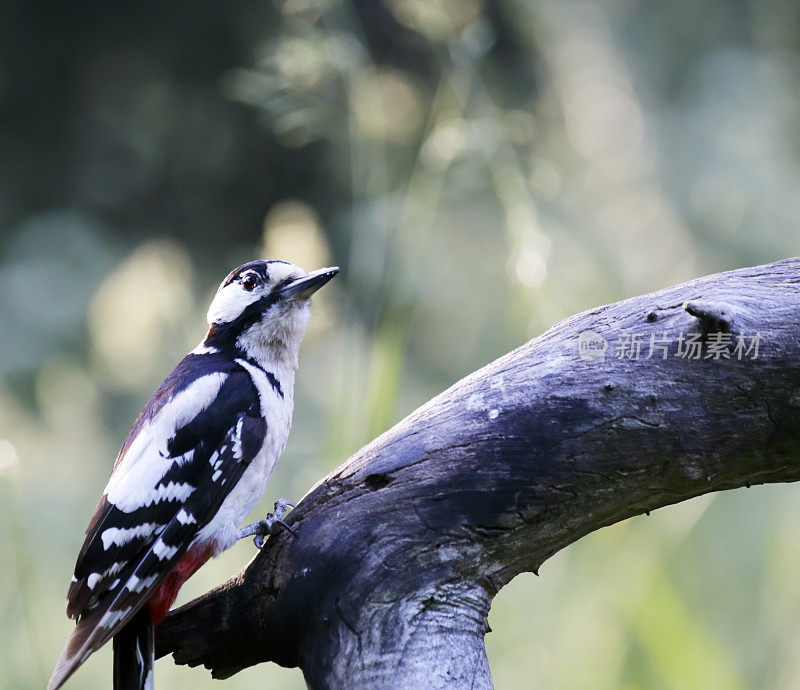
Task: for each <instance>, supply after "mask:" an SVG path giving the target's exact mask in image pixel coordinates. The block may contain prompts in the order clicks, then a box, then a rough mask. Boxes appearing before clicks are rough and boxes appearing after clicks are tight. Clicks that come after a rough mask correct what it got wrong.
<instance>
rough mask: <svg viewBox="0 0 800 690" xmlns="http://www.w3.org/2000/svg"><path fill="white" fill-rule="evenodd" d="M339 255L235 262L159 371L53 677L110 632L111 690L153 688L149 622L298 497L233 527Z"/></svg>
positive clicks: (79, 570)
mask: <svg viewBox="0 0 800 690" xmlns="http://www.w3.org/2000/svg"><path fill="white" fill-rule="evenodd" d="M338 272H339V269H338V268H337V267H330V268H323V269H319V270H317V271H312V272H311V273H306V272H305V271H303V270H302V269H300V268H298V267H297V266H294V265H292V264H290V263H287V262H285V261H277V260H272V261H260V260H259V261H251V262H249V263H246V264H244V265H242V266H239V267H238V268H236V269H234V270H233V271H231V272H230V273H229V274H228V276H227V277H226V278H225V280H223V281H222V283H221V284H220V286H219V289H218V290H217V292H216V295H215V296H214V299H213V300H212V302H211V306H210V307H209V310H208V315H207V320H208V324H209V327H208V332H207V334H206V336H205V338H204V339H203V340H202V342H201V343H200V344H199V345H198V346H197V347H196V348H195V349H194V350H192V351H191V352H189V354H187V355H186V357H184V358H183V359H182V360H181V361H180V362H179V363H178V365H177V366H176V367H175V369H174V370H173V371H172V372H171V373H170V374H169V376H167V378H166V379H164V381H163V383H161V385H160V386H159V387H158V389H157V390H156V392H155V393H154V394H153V396H152V398H150V400H149V402H148V403H147V404H146V405H145V407H144V409H143V410H142V412H141V413H140V414H139V416H138V417H137V419H136V421H135V422H134V424H133V427H132V429H131V431H130V433H129V434H128V436H127V438H126V439H125V441H124V443H123V444H122V448H121V449H120V451H119V454H118V455H117V458H116V462H115V463H114V468H113V470H112V472H111V477H110V479H109V481H108V484H107V485H106V487H105V490H104V491H103V494H102V496H101V498H100V501H99V503H98V505H97V508H96V510H95V512H94V514H93V515H92V517H91V520H90V522H89V526H88V527H87V529H86V538H85V541H84V543H83V547H82V548H81V550H80V553H79V555H78V558H77V562H76V565H75V572H74V575H73V577H72V582H71V583H70V585H69V590H68V593H67V615H68V616H69V617H70V618H74V619H76V621H77V622H76V627H75V629H74V631H73V632H72V634H71V635H70V637H69V639H68V640H67V644H66V646H65V648H64V651H63V652H62V653H61V656H60V658H59V659H58V661H57V663H56V666H55V669H54V671H53V675H52V677H51V678H50V682H49V683H48V686H47V688H48V690H56V689H57V688H59V687H61V686H62V685H63V684H64V682H65V681H66V680H67V679H68V678H69V677H70V676H71V675H72V674H73V673H74V672H75V670H76V669H77V668H78V667H79V666H80V665H81V664H82V663H83V662H84V661H86V659H87V658H88V657H89V655H91V654H92V653H93V652H95V651H97V649H99V648H100V647H102V646H103V645H104V644H105V643H106V642H108V641H109V640H110V639H112V638H113V649H114V688H115V690H146V689H152V688H153V682H154V681H153V663H154V637H155V635H154V630H155V626H156V625H158V623H159V622H160V621H161V620H162V619H163V618H164V617H165V616H166V614H167V612H168V610H169V608H170V606H172V604H173V602H174V601H175V598H176V597H177V594H178V590H179V589H180V587H181V585H183V583H184V582H185V581H186V580H187V579H188V578H189V577H190V576H191V575H192V574H193V573H194V572H195V571H196V570H197V569H198V568H199V567H200V566H201V565H203V564H204V563H205V562H206V561H207V560H208V559H209V558H211V557H216V556H218V555H219V554H220V553H222V552H223V551H225V550H226V549H228V548H230V547H231V546H232V545H233V544H234V543H235V542H236V541H238V540H239V539H240V538H243V537H246V536H252V535H255V536H256V539H255V541H256V546H258V547H260V546H261V545H262V544H263V539H264V537H265V536H267V535H269V534H272V533H274V531H275V530H276V529H278V528H279V525H283V526H285V527H287V528H288V526H286V525H285V523H284V522H283V517H284V515H285V513H286V510H287V509H288V508H291V507H294V504H293V503H292V502H291V501H289V500H287V499H281V500H280V501H278V502H277V503H276V504H275V512H274V513H271V514H270V515H267V517H266V518H265V519H263V520H260V521H258V522H256V523H254V524H252V525H250V526H248V527H244V528H241V529H240V525H241V524H242V522H243V521H244V520H245V518H246V517H247V515H248V514H249V513H250V511H251V510H252V509H253V508H254V507H255V505H256V503H257V502H258V501H259V499H260V498H261V496H262V494H263V493H264V490H265V488H266V484H267V482H268V480H269V478H270V475H271V474H272V470H273V468H274V467H275V463H276V462H277V460H278V457H279V456H280V455H281V453H282V452H283V449H284V447H285V445H286V441H287V438H288V435H289V429H290V427H291V421H292V411H293V407H294V378H295V371H296V369H297V365H298V350H299V346H300V341H301V339H302V337H303V333H304V332H305V328H306V325H307V323H308V319H309V313H310V306H309V305H310V298H311V295H312V294H313V293H314V292H316V291H317V290H318V289H319V288H321V287H322V286H323V285H325V284H326V283H327V282H328V281H329V280H331V278H333V277H334V276H335V275H336V274H337V273H338Z"/></svg>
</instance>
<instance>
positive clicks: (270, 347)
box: [236, 334, 299, 392]
mask: <svg viewBox="0 0 800 690" xmlns="http://www.w3.org/2000/svg"><path fill="white" fill-rule="evenodd" d="M236 346H237V349H238V350H240V351H241V352H242V353H243V354H244V355H245V356H246V357H247V358H248V359H249V360H251V361H252V362H254V363H255V364H256V365H257V366H258V367H260V368H261V369H263V370H264V371H268V372H270V373H272V374H274V375H275V376H276V377H277V378H278V380H279V381H280V383H281V386H282V387H283V388H284V389H287V390H288V391H289V392H291V391H293V390H294V373H295V370H296V369H297V353H298V349H299V348H298V347H297V346H296V345H294V344H293V343H285V342H282V341H280V340H267V339H265V338H263V337H250V338H248V337H246V334H245V335H243V336H242V337H240V338H239V339H238V340H237V341H236Z"/></svg>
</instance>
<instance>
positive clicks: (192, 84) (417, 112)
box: [0, 0, 800, 690]
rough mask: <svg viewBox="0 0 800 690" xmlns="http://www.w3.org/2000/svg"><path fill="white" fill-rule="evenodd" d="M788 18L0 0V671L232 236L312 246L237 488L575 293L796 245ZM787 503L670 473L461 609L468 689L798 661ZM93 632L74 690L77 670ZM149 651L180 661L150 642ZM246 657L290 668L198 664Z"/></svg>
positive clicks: (232, 244) (633, 10)
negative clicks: (265, 450) (669, 500)
mask: <svg viewBox="0 0 800 690" xmlns="http://www.w3.org/2000/svg"><path fill="white" fill-rule="evenodd" d="M798 15H800V11H799V10H798V6H797V4H796V3H794V2H791V1H790V0H770V1H769V2H757V1H756V0H740V1H738V2H730V1H729V0H710V1H709V2H703V3H697V2H689V0H677V1H670V2H667V0H610V1H608V2H599V1H590V0H566V1H564V0H536V1H534V2H524V1H522V0H502V1H501V0H383V1H378V0H350V1H345V0H281V1H280V2H278V1H277V0H276V1H275V2H270V1H267V0H262V1H260V2H244V0H212V1H211V2H205V3H189V2H185V1H184V2H172V3H166V4H164V3H155V2H152V0H151V1H150V2H147V1H145V2H139V3H114V2H112V3H59V2H53V1H52V0H50V1H45V2H37V3H30V2H23V1H22V0H6V2H4V3H2V4H0V228H2V230H1V231H0V324H1V325H2V337H0V510H2V512H3V518H2V520H0V534H1V535H2V537H0V538H1V539H2V544H3V547H4V552H5V553H6V554H7V556H6V559H5V560H4V562H3V565H2V566H0V623H1V624H0V668H2V669H3V674H2V676H1V677H0V687H8V688H29V687H30V688H35V687H37V688H38V687H42V686H43V683H44V680H45V679H46V677H47V675H48V674H49V671H50V668H51V665H52V663H53V662H54V660H55V658H56V656H57V654H58V652H59V651H60V648H61V645H62V643H63V641H64V640H65V638H66V636H67V632H68V629H69V625H70V624H69V623H68V622H67V621H66V620H65V619H64V617H63V607H62V601H63V595H64V592H65V589H66V584H67V582H68V580H69V577H70V568H71V565H72V562H73V561H72V559H73V558H74V556H75V554H76V551H77V549H78V547H79V545H80V541H81V538H80V537H81V530H82V529H83V528H84V527H85V523H86V519H87V518H88V516H89V514H90V512H91V509H92V507H93V506H94V502H95V501H96V499H97V497H98V495H99V493H100V491H101V490H102V487H103V485H104V482H105V480H106V478H107V475H108V472H109V470H110V467H111V464H112V461H113V458H114V456H115V454H116V449H117V447H118V446H119V443H120V441H121V440H122V438H123V437H124V435H125V433H126V431H127V429H128V426H129V424H130V422H131V420H132V419H133V417H134V416H135V414H136V412H137V410H138V409H139V408H140V407H141V406H142V405H143V403H144V402H145V401H146V399H147V398H148V396H149V395H150V393H151V392H152V390H153V388H154V387H155V386H156V385H157V384H158V382H159V381H160V379H161V378H163V376H165V375H166V374H167V373H168V371H169V370H170V368H171V366H172V365H173V364H174V363H175V362H176V361H177V359H178V358H179V357H181V356H182V354H183V353H184V352H185V351H186V350H187V349H188V348H189V347H191V346H193V345H194V344H195V343H196V342H197V341H198V340H199V339H200V338H201V337H202V334H203V314H204V312H205V309H206V306H207V304H208V301H209V299H210V296H211V295H212V294H213V290H214V288H215V285H216V284H217V283H218V281H219V280H221V278H222V277H223V276H224V275H225V274H226V273H227V271H228V270H230V268H231V267H233V266H235V265H236V264H238V263H240V262H241V261H244V260H247V259H250V258H252V257H254V256H257V255H265V256H270V257H280V258H284V259H289V260H292V261H295V262H296V263H299V264H300V265H302V266H304V267H305V268H307V269H311V268H316V267H318V266H321V265H326V264H329V263H336V264H339V265H341V266H342V267H343V271H342V274H341V276H340V277H339V278H337V280H336V281H334V283H332V284H331V286H330V287H329V288H326V289H325V290H324V291H322V292H321V293H320V295H319V299H318V301H317V302H316V303H315V309H314V311H315V313H314V316H313V319H312V322H311V326H310V329H309V333H308V336H307V339H306V341H305V343H304V347H303V352H302V366H301V368H300V372H299V375H298V380H297V397H296V412H295V423H294V429H293V433H292V436H291V439H290V442H289V446H288V448H287V450H286V453H285V454H284V457H283V459H282V462H281V463H280V464H279V466H278V469H277V471H276V475H275V478H274V480H273V482H272V483H271V484H270V487H269V491H268V498H267V499H266V500H264V501H263V502H262V503H261V505H260V506H259V508H258V509H257V511H258V513H259V514H263V513H264V512H266V511H267V510H268V509H269V506H270V501H272V500H274V499H275V498H277V497H279V496H290V497H292V498H299V497H300V496H302V495H303V493H304V492H305V491H306V490H307V489H308V488H309V487H310V486H311V485H312V484H313V483H314V482H315V481H316V480H317V479H319V477H321V476H322V475H323V474H324V473H325V472H326V471H328V470H330V469H332V468H333V467H335V466H336V465H337V464H338V463H340V462H341V461H342V460H343V459H344V458H345V457H346V456H347V455H348V454H349V453H351V452H353V451H354V450H355V449H357V448H358V447H359V446H360V445H362V444H363V443H365V442H366V441H368V440H369V439H371V438H372V437H374V436H375V435H376V434H378V433H380V432H381V431H383V430H384V429H385V428H387V427H388V426H389V425H391V424H392V423H393V422H395V421H396V420H398V419H399V418H400V417H401V416H402V415H403V414H405V413H406V412H408V411H410V410H411V409H413V408H414V407H416V406H417V405H418V404H420V403H421V402H423V401H425V400H427V399H428V398H430V397H431V396H432V395H434V394H435V393H437V392H439V391H440V390H441V389H443V388H445V387H446V386H447V385H449V384H450V383H452V382H453V381H455V380H457V379H458V378H460V377H461V376H463V375H465V374H467V373H468V372H470V371H472V370H473V369H475V368H477V367H479V366H481V365H482V364H484V363H486V362H488V361H490V360H491V359H493V358H494V357H496V356H498V355H500V354H502V353H504V352H506V351H507V350H509V349H511V348H512V347H514V346H516V345H518V344H520V343H521V342H523V341H525V340H526V339H527V338H529V337H532V336H534V335H536V334H538V333H540V332H541V331H543V330H544V329H545V328H547V327H548V326H549V325H551V324H553V323H554V322H556V321H558V320H560V319H561V318H563V317H565V316H568V315H569V314H571V313H573V312H576V311H579V310H582V309H584V308H587V307H591V306H593V305H597V304H601V303H604V302H607V301H611V300H615V299H620V298H623V297H625V296H628V295H631V294H634V293H640V292H644V291H647V290H652V289H656V288H659V287H663V286H665V285H667V284H671V283H674V282H677V281H680V280H684V279H687V278H690V277H692V276H695V275H699V274H704V273H709V272H712V271H715V270H721V269H726V268H733V267H736V266H741V265H748V264H753V263H757V262H760V261H767V260H772V259H776V258H779V257H782V256H786V255H792V254H798V253H800V234H798V232H797V229H796V228H797V221H798V218H800V195H798V193H797V189H798V188H800V164H799V163H798V153H799V152H800V147H799V146H798V122H800V118H799V117H798V103H799V102H798V97H797V93H798V76H799V75H798V64H800V59H799V58H800V38H799V37H800V32H798ZM531 461H532V462H535V461H536V459H532V460H531ZM795 496H798V488H796V487H791V486H790V487H770V488H759V489H752V490H750V491H749V492H744V491H742V492H735V493H728V494H725V495H723V496H720V497H719V498H714V500H711V497H704V498H701V499H697V500H695V501H691V502H689V503H686V504H683V505H681V506H677V507H675V508H670V509H664V510H661V511H658V512H657V513H656V514H654V515H653V517H651V518H639V519H635V520H629V521H627V522H625V523H623V524H620V525H616V526H614V527H612V528H609V529H606V530H602V531H601V532H599V533H597V534H594V535H591V536H590V537H588V538H586V539H584V540H583V541H582V542H581V543H580V544H578V545H576V546H574V547H572V548H570V549H567V550H566V551H565V552H563V553H561V554H558V555H557V556H556V557H554V558H553V559H551V560H550V561H549V562H548V563H546V564H545V565H544V567H543V568H542V570H541V577H540V578H539V579H535V578H534V577H533V576H532V575H525V576H521V577H520V578H518V579H517V580H516V581H515V582H514V583H512V584H511V585H510V586H509V587H508V588H506V589H505V590H504V591H503V592H502V593H501V594H500V595H499V596H498V598H497V600H496V602H495V606H494V608H493V610H492V614H491V625H492V627H493V629H494V631H495V632H493V633H492V634H491V635H489V637H488V645H489V655H490V663H491V665H492V668H493V673H494V677H495V681H496V684H497V686H498V687H499V688H528V687H543V688H586V689H589V688H591V689H592V690H595V689H603V688H607V689H612V688H629V689H633V688H665V689H667V688H681V689H685V688H698V689H699V688H703V689H704V690H706V689H708V688H726V689H727V688H748V687H752V688H761V687H770V688H794V687H797V686H798V684H800V665H799V664H798V662H797V659H800V654H798V647H800V624H799V623H798V620H800V616H798V612H800V584H799V583H800V577H798V575H799V574H800V536H798V534H799V533H798V529H797V527H796V525H797V524H798V521H799V520H798V519H799V518H800V508H798V507H797V506H798V505H800V501H797V500H795V498H794V497H795ZM251 554H252V550H251V547H250V545H249V544H242V545H240V546H238V547H236V548H234V549H232V550H231V551H230V552H229V553H227V554H226V555H224V556H223V557H222V558H221V559H220V560H219V561H216V562H214V563H212V564H210V565H209V566H207V567H206V568H204V569H203V570H202V571H201V572H200V573H198V575H197V576H195V578H194V579H193V580H192V581H191V582H190V584H189V585H188V586H187V587H186V589H185V592H184V594H183V595H182V599H184V600H185V599H187V598H189V597H191V596H195V595H197V594H199V593H200V592H202V591H204V590H206V589H208V588H210V587H211V586H213V585H214V584H215V583H218V582H221V581H222V580H224V579H225V578H226V577H228V576H229V575H230V574H231V573H233V572H234V571H235V570H236V569H237V568H239V567H240V566H241V565H242V564H243V563H244V562H245V561H246V560H247V558H248V557H249V556H250V555H251ZM109 656H110V652H109V650H104V651H103V652H101V653H99V654H98V655H96V658H93V659H92V660H91V661H90V662H89V663H88V664H87V665H86V668H85V669H82V670H81V672H80V678H79V679H76V682H77V683H79V686H80V687H86V688H89V687H97V688H101V687H107V685H108V678H109V673H110V658H109ZM158 674H159V685H160V686H163V687H182V686H184V685H187V684H188V683H192V684H194V685H196V686H197V687H211V686H212V682H211V680H210V678H209V676H208V674H207V673H205V672H203V671H198V670H188V669H185V668H176V667H174V666H173V665H172V664H171V663H170V662H169V661H164V662H161V663H159V668H158ZM276 684H280V685H281V687H285V688H300V687H303V683H302V679H301V677H300V674H299V672H298V671H297V670H296V669H294V670H287V669H280V668H278V667H276V666H274V665H269V666H263V667H258V668H255V669H250V670H247V671H245V672H243V673H242V674H239V675H237V676H236V677H235V678H233V679H231V680H229V681H226V687H231V688H236V687H239V688H250V687H254V686H265V687H266V686H273V685H276ZM214 687H216V685H214Z"/></svg>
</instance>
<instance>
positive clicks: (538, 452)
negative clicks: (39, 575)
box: [157, 259, 800, 689]
mask: <svg viewBox="0 0 800 690" xmlns="http://www.w3.org/2000/svg"><path fill="white" fill-rule="evenodd" d="M799 315H800V259H790V260H786V261H781V262H778V263H775V264H770V265H767V266H759V267H756V268H747V269H743V270H738V271H732V272H728V273H722V274H719V275H713V276H709V277H706V278H701V279H699V280H695V281H691V282H689V283H685V284H683V285H679V286H676V287H672V288H668V289H666V290H662V291H660V292H656V293H652V294H649V295H644V296H641V297H635V298H633V299H629V300H625V301H623V302H618V303H616V304H612V305H608V306H604V307H598V308H596V309H591V310H589V311H587V312H584V313H582V314H579V315H577V316H574V317H572V318H570V319H567V320H566V321H563V322H561V323H560V324H558V325H557V326H555V327H553V328H552V329H550V330H549V331H547V332H546V333H544V334H543V335H541V336H540V337H538V338H535V339H534V340H532V341H531V342H529V343H527V344H525V345H523V346H522V347H521V348H519V349H517V350H515V351H514V352H511V353H510V354H508V355H506V356H504V357H501V358H500V359H498V360H497V361H495V362H493V363H492V364H489V365H488V366H486V367H484V368H483V369H481V370H480V371H477V372H475V373H474V374H472V375H470V376H468V377H467V378H465V379H464V380H462V381H460V382H459V383H457V384H456V385H454V386H453V387H452V388H450V389H449V390H447V391H445V392H444V393H442V394H441V395H439V396H438V397H436V398H434V399H433V400H431V401H430V402H429V403H427V404H426V405H424V406H423V407H421V408H420V409H419V410H417V411H416V412H415V413H413V414H412V415H410V416H409V417H408V418H406V419H405V420H403V421H402V422H400V423H399V424H398V425H397V426H395V427H394V428H392V429H391V430H389V431H388V432H386V433H385V434H383V435H382V436H380V437H379V438H377V439H376V440H375V441H373V442H372V443H371V444H369V445H368V446H366V447H365V448H363V449H362V450H361V451H359V452H358V453H356V454H355V455H354V456H353V457H352V458H350V459H349V460H348V461H347V462H346V463H345V464H344V465H342V466H341V467H339V468H338V469H337V470H335V471H334V472H332V473H331V474H330V475H328V476H327V477H325V478H324V479H323V480H321V481H320V482H319V483H318V484H317V485H316V486H315V487H314V488H313V489H312V490H311V491H310V492H309V493H308V494H307V495H306V496H305V498H303V500H302V501H301V502H300V504H299V505H298V507H297V508H296V509H295V510H294V511H293V512H292V513H291V515H290V517H289V522H290V524H291V525H292V527H293V528H294V529H296V530H297V533H298V536H297V537H296V538H291V537H290V536H289V535H287V534H282V535H280V536H278V537H273V538H271V539H270V540H269V541H268V543H267V545H266V546H265V548H264V549H263V550H262V551H261V552H260V553H259V554H258V555H257V556H256V558H255V559H254V560H253V561H252V562H251V563H250V564H249V565H248V566H247V567H246V568H245V569H244V570H243V571H242V572H240V573H239V574H238V575H236V576H235V577H234V578H232V579H231V580H230V581H228V582H227V583H225V584H224V585H222V586H221V587H219V588H218V589H216V590H214V591H212V592H210V593H209V594H207V595H205V596H204V597H201V598H200V599H198V600H196V601H193V602H191V603H189V604H187V605H186V606H184V607H182V608H181V609H179V610H178V611H176V612H174V613H172V614H171V615H170V616H169V618H168V619H167V620H166V621H165V623H164V624H162V626H161V627H160V628H159V629H158V633H157V635H158V649H159V652H160V654H162V655H163V654H166V653H170V652H171V653H173V654H174V656H175V660H176V662H177V663H180V664H189V665H198V664H204V665H205V666H206V667H208V668H210V669H211V670H212V672H213V674H214V676H216V677H219V678H224V677H227V676H230V675H232V674H234V673H236V672H237V671H238V670H240V669H242V668H245V667H247V666H251V665H253V664H257V663H260V662H264V661H274V662H276V663H279V664H281V665H285V666H299V667H300V668H301V669H302V670H303V673H304V674H305V677H306V679H307V681H308V683H309V685H310V687H312V688H315V689H317V688H353V687H370V688H388V687H431V688H442V687H473V688H480V687H486V688H488V687H491V679H490V676H489V670H488V664H487V660H486V653H485V649H484V642H483V637H484V634H485V633H486V632H487V623H486V620H487V618H486V617H487V613H488V610H489V606H490V603H491V600H492V597H493V596H494V594H495V593H496V592H497V591H498V590H499V589H500V588H501V587H502V586H503V585H504V584H506V583H507V582H508V581H509V580H510V579H511V578H513V577H514V576H515V575H517V574H518V573H520V572H522V571H536V570H537V568H538V567H539V566H540V565H541V563H542V562H543V561H544V560H545V559H547V558H548V557H549V556H551V555H552V554H554V553H556V552H557V551H558V550H560V549H562V548H564V547H565V546H567V545H568V544H571V543H572V542H574V541H575V540H577V539H579V538H580V537H582V536H583V535H585V534H587V533H589V532H592V531H593V530H596V529H598V528H600V527H603V526H605V525H610V524H612V523H614V522H617V521H619V520H624V519H625V518H628V517H630V516H632V515H636V514H638V513H642V512H644V511H649V510H653V509H655V508H658V507H660V506H664V505H668V504H671V503H677V502H678V501H683V500H685V499H688V498H691V497H693V496H698V495H700V494H704V493H708V492H710V491H720V490H722V489H733V488H737V487H741V486H744V485H749V484H758V483H765V482H785V481H794V480H797V479H798V478H800V462H799V461H798V447H799V446H800V443H799V442H800V439H799V438H798V429H800V427H799V426H798V421H800V420H798V416H799V415H800V318H798V316H799ZM585 329H591V330H592V331H595V332H597V333H599V334H601V335H603V336H604V337H605V338H606V339H607V340H608V343H609V346H608V352H607V353H606V355H605V357H604V358H599V359H596V360H593V361H584V360H583V359H581V358H580V357H579V356H578V350H577V343H578V334H579V333H580V332H581V331H584V330H585ZM715 331H719V332H723V333H727V334H729V337H730V338H731V346H730V349H731V350H733V348H734V347H735V344H736V342H737V339H738V337H739V335H745V336H747V337H748V340H747V342H748V343H750V342H751V340H750V336H753V335H755V334H756V333H759V334H760V336H761V340H760V347H759V352H758V356H757V358H754V357H753V353H752V351H751V353H750V354H749V355H747V356H743V357H742V359H738V358H737V357H736V355H734V356H732V357H731V358H729V359H725V358H720V359H715V358H713V357H710V358H706V355H707V354H709V352H711V350H709V343H710V342H711V341H713V340H714V338H715V337H716V336H713V335H711V336H709V335H708V334H709V332H715ZM625 332H627V333H631V334H642V342H643V343H644V345H643V347H642V351H641V356H640V357H639V358H638V359H629V358H626V357H623V358H618V357H617V356H616V354H617V351H618V349H619V348H620V346H621V345H622V344H623V343H624V342H625V340H624V336H623V333H625ZM691 333H701V334H703V339H704V342H705V345H704V349H703V352H702V355H703V358H702V359H691V360H687V359H684V358H681V357H679V356H677V355H676V347H677V345H676V341H677V339H678V338H679V337H684V338H685V337H686V336H687V334H691ZM651 334H652V335H655V336H656V338H661V337H663V338H664V339H667V338H671V339H672V343H671V345H669V349H668V357H667V358H666V359H662V358H661V357H662V351H661V350H656V351H655V354H654V356H651V357H649V358H648V357H647V355H648V354H649V352H650V345H649V343H650V336H651ZM725 337H728V336H725ZM657 342H659V341H658V340H657ZM625 354H627V353H625ZM532 644H534V643H533V642H532Z"/></svg>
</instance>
